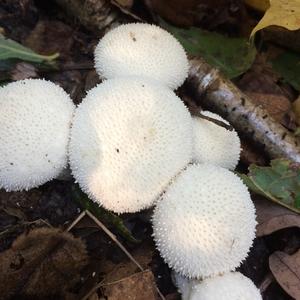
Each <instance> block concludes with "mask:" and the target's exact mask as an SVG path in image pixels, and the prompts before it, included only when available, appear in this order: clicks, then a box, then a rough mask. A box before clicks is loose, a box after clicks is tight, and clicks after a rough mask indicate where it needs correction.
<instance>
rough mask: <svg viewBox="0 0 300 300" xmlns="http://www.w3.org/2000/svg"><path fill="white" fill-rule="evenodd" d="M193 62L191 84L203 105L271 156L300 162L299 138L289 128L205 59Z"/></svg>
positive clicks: (190, 87) (190, 75)
mask: <svg viewBox="0 0 300 300" xmlns="http://www.w3.org/2000/svg"><path fill="white" fill-rule="evenodd" d="M190 65H191V68H190V72H189V80H188V83H187V85H188V88H189V89H190V90H191V91H192V92H193V93H194V94H196V96H197V100H199V101H200V104H201V106H202V107H203V108H206V109H210V110H212V111H215V112H217V113H219V114H220V115H221V116H223V117H224V118H226V119H227V120H228V121H229V122H230V123H231V124H232V125H233V126H234V128H235V129H236V130H237V131H239V132H241V133H242V134H243V135H245V136H247V137H248V138H250V139H251V140H252V141H254V142H255V143H256V144H257V145H259V146H261V148H262V149H264V151H265V152H266V153H267V154H268V155H269V156H270V158H279V157H285V158H288V159H290V160H292V161H294V162H298V163H299V162H300V151H299V150H300V149H299V145H298V141H297V139H296V138H295V137H294V136H293V135H292V134H291V133H290V132H289V131H288V130H287V129H285V128H284V127H283V126H282V125H280V124H279V123H277V122H276V121H274V120H273V119H272V118H271V117H270V116H269V114H268V113H267V112H266V111H265V110H264V109H263V108H262V107H260V106H256V105H255V104H253V103H252V101H251V99H250V98H249V97H248V96H246V95H245V94H243V93H242V92H241V91H240V90H239V89H238V88H237V87H236V86H235V85H234V84H233V83H232V82H231V81H230V80H227V79H225V78H224V77H223V76H222V75H221V74H220V72H219V71H218V70H217V69H215V68H213V67H211V66H210V65H208V64H207V63H206V62H205V61H204V60H203V59H192V60H190Z"/></svg>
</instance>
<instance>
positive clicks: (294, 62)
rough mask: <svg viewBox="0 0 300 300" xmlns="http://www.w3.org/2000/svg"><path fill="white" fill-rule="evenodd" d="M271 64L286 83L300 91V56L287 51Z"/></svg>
mask: <svg viewBox="0 0 300 300" xmlns="http://www.w3.org/2000/svg"><path fill="white" fill-rule="evenodd" d="M299 13H300V12H299ZM299 20H300V17H299ZM299 22H300V21H299ZM271 63H272V66H273V69H274V70H275V71H276V72H278V74H280V75H281V77H282V78H283V79H284V81H285V82H288V83H289V84H290V85H292V86H293V88H294V89H296V90H297V91H300V54H298V53H295V52H291V51H285V52H283V53H282V54H280V55H278V56H277V57H276V58H274V59H273V60H271Z"/></svg>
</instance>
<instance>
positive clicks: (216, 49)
mask: <svg viewBox="0 0 300 300" xmlns="http://www.w3.org/2000/svg"><path fill="white" fill-rule="evenodd" d="M160 25H161V26H162V27H164V28H165V29H167V30H168V31H169V32H171V33H172V34H173V35H174V36H175V37H176V38H177V39H178V40H179V42H180V43H181V44H182V46H183V47H184V48H185V50H186V51H187V53H188V54H191V55H199V56H201V57H203V58H204V59H205V60H206V61H207V62H208V63H209V64H211V65H212V66H214V67H216V68H218V69H220V70H221V71H222V72H223V73H224V75H225V76H227V77H228V78H234V77H237V76H239V75H241V74H243V73H244V72H245V71H247V70H248V69H249V68H250V67H251V65H252V63H253V61H254V59H255V56H256V49H255V46H254V44H253V43H251V42H249V41H248V40H247V39H245V38H231V37H227V36H224V35H222V34H219V33H215V32H209V31H205V30H202V29H200V28H196V27H191V28H190V29H182V28H178V27H174V26H171V25H169V24H167V23H165V22H164V21H161V22H160Z"/></svg>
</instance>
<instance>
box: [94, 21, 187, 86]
mask: <svg viewBox="0 0 300 300" xmlns="http://www.w3.org/2000/svg"><path fill="white" fill-rule="evenodd" d="M95 67H96V70H97V72H98V74H99V75H100V76H102V77H104V78H115V77H122V76H123V77H126V76H128V75H135V76H144V77H148V78H153V79H156V80H157V81H159V82H161V83H163V84H166V85H167V86H168V87H169V88H171V89H175V88H177V87H178V86H180V85H181V84H182V83H183V82H184V80H185V79H186V77H187V74H188V60H187V56H186V54H185V51H184V49H183V47H182V46H181V44H180V43H179V42H178V41H177V40H176V39H175V38H174V37H173V36H172V35H171V34H170V33H168V32H167V31H165V30H163V29H162V28H160V27H158V26H155V25H150V24H143V23H132V24H126V25H121V26H119V27H117V28H115V29H113V30H111V31H109V32H108V33H107V34H106V35H105V36H104V37H103V38H102V39H101V40H100V42H99V44H98V45H97V47H96V49H95Z"/></svg>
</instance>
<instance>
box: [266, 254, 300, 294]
mask: <svg viewBox="0 0 300 300" xmlns="http://www.w3.org/2000/svg"><path fill="white" fill-rule="evenodd" d="M269 266H270V269H271V271H272V273H273V275H274V277H275V278H276V280H277V282H278V283H279V284H280V286H281V287H282V288H283V289H284V290H285V291H286V292H287V293H288V294H289V295H290V296H291V297H293V298H294V299H296V300H297V299H298V300H299V299H300V250H299V251H298V252H296V253H295V254H293V255H288V254H286V253H284V252H280V251H276V252H274V253H273V254H272V255H271V256H270V258H269Z"/></svg>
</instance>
